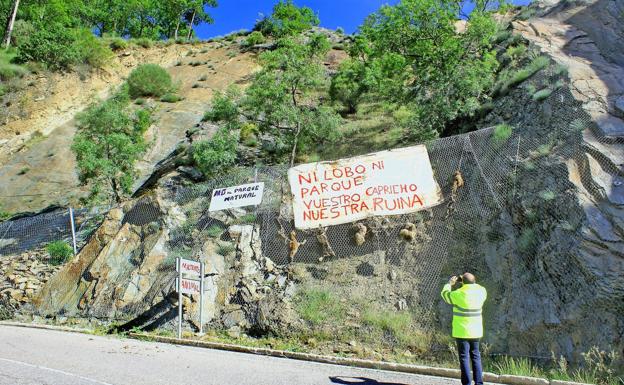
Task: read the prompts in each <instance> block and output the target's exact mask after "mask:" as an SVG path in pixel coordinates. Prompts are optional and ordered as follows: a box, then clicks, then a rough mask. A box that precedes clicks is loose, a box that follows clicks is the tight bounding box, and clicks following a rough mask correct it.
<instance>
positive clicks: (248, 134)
mask: <svg viewBox="0 0 624 385" xmlns="http://www.w3.org/2000/svg"><path fill="white" fill-rule="evenodd" d="M259 132H260V129H259V128H258V125H256V124H254V123H251V122H246V123H243V124H242V125H241V129H240V140H241V141H242V142H246V141H248V140H250V139H255V138H256V135H258V133H259Z"/></svg>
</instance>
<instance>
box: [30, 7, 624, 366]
mask: <svg viewBox="0 0 624 385" xmlns="http://www.w3.org/2000/svg"><path fill="white" fill-rule="evenodd" d="M576 3H577V2H561V3H558V2H554V1H550V2H548V4H546V3H545V2H543V3H541V7H542V8H541V11H540V12H541V13H542V14H543V16H541V17H539V18H536V19H530V20H528V21H521V20H514V21H513V23H512V24H511V29H512V31H513V32H514V33H519V34H521V35H522V36H523V37H524V39H526V40H527V41H529V42H531V47H532V48H536V49H538V50H540V51H541V52H542V53H543V54H545V55H548V56H549V57H550V58H552V60H553V63H552V65H550V66H548V67H547V68H546V69H544V70H543V71H541V72H540V73H538V74H536V75H535V76H533V77H531V78H530V79H528V80H527V81H526V82H525V83H524V84H522V85H521V86H519V87H517V88H515V89H512V90H511V91H510V92H509V94H508V95H507V96H504V97H501V98H498V99H497V100H494V101H493V107H494V108H493V109H492V110H491V112H489V113H487V114H486V115H485V116H483V117H482V119H481V121H480V122H479V123H480V125H481V127H492V126H495V125H497V124H500V123H506V124H509V125H511V126H512V127H513V130H512V134H511V136H509V137H508V138H506V139H504V140H502V141H500V142H497V141H495V140H493V138H495V135H494V134H493V132H492V130H487V129H486V130H481V131H477V132H474V133H471V134H469V135H466V136H457V137H451V138H444V139H441V140H438V141H435V142H432V143H430V144H431V145H430V146H429V155H430V158H431V161H432V165H433V167H434V171H435V175H436V178H437V179H438V181H439V183H440V184H441V187H442V189H443V191H444V194H445V196H447V197H448V196H449V194H451V192H450V191H451V186H450V185H448V181H449V180H452V175H453V174H454V172H455V171H456V170H457V169H458V168H459V169H460V170H461V172H462V174H463V178H464V180H465V186H464V187H463V188H462V189H461V190H459V191H457V192H456V193H457V196H456V197H454V198H453V199H451V200H450V201H449V202H447V204H448V206H447V205H441V206H439V207H435V208H433V209H431V210H427V211H423V212H419V213H417V214H413V215H410V216H407V217H395V218H372V219H370V220H368V221H367V222H366V227H367V229H368V232H367V234H368V235H366V238H365V239H364V242H361V243H355V242H354V240H353V239H354V229H353V228H352V226H351V225H348V226H333V227H331V228H328V229H327V237H328V239H329V242H330V243H331V246H332V248H333V250H334V251H335V254H336V255H335V256H334V257H331V258H327V259H326V260H324V261H322V262H320V261H319V259H318V257H319V252H321V251H322V249H321V248H320V245H319V242H317V241H315V240H317V239H318V238H317V237H316V235H315V234H313V233H311V232H308V233H304V232H298V233H297V239H298V240H299V241H303V240H304V239H305V240H307V242H306V243H303V242H302V243H301V247H300V249H298V252H297V253H295V255H293V256H292V262H289V259H288V256H289V251H290V248H289V245H288V243H287V241H286V238H287V237H286V234H288V233H289V232H290V230H291V229H292V228H291V221H290V219H292V205H291V204H290V201H289V198H288V196H287V194H284V185H283V183H282V180H281V179H280V178H283V177H284V172H283V171H284V170H279V169H278V168H275V169H272V170H271V172H266V174H265V175H261V177H262V178H264V179H261V180H264V181H266V184H267V187H266V192H265V197H264V201H263V205H262V207H261V209H258V211H256V212H249V211H246V210H243V209H236V210H230V211H223V212H218V213H208V212H207V207H208V203H209V202H208V200H207V199H208V198H206V196H207V194H206V192H207V191H209V190H210V189H211V188H214V186H215V185H235V184H239V183H240V181H241V180H246V179H245V178H244V177H241V176H240V175H230V176H229V179H224V180H219V181H211V182H210V184H207V185H195V184H192V183H189V182H188V179H185V178H183V177H181V176H180V175H179V174H175V173H174V174H173V175H170V176H167V177H164V178H162V179H161V180H159V182H158V184H157V185H156V187H154V188H153V189H152V190H151V191H149V192H147V193H146V194H147V195H145V196H143V197H141V198H137V199H135V200H133V201H131V202H128V203H127V204H125V205H124V206H123V207H120V208H116V209H114V210H112V211H111V212H110V213H109V214H108V216H107V218H106V220H105V221H104V223H103V224H102V226H101V227H100V228H99V229H98V230H97V232H96V233H95V234H94V235H93V236H92V238H91V240H90V241H89V242H88V244H87V245H86V246H85V247H84V248H83V249H82V251H81V253H80V255H79V256H78V257H77V258H76V259H75V260H74V261H72V262H71V263H70V264H68V265H67V266H65V267H63V268H62V269H61V270H60V271H59V272H58V273H57V274H56V275H55V276H54V277H53V278H52V279H50V281H49V282H48V283H47V284H46V285H45V287H44V288H43V290H42V291H41V292H40V293H39V294H38V295H37V296H36V300H35V301H34V303H35V305H36V306H37V311H38V312H40V313H42V314H43V315H57V314H61V313H62V314H69V315H76V316H83V317H96V318H103V319H116V320H123V321H130V322H134V321H136V322H139V321H138V320H139V319H141V324H149V325H151V326H154V327H156V326H162V325H164V326H172V325H171V321H172V320H173V319H175V306H176V301H177V298H176V296H175V295H172V293H173V290H174V289H173V279H174V276H175V273H174V266H173V261H174V258H175V257H177V256H183V257H185V258H192V259H196V260H202V261H204V262H205V263H206V264H207V271H206V273H207V276H206V298H205V301H204V304H203V305H204V306H203V309H204V314H203V316H204V320H206V322H207V323H209V324H210V325H211V326H214V327H218V328H222V329H226V330H227V331H228V333H229V334H230V335H231V336H238V335H240V334H241V333H247V334H251V335H266V334H268V333H273V334H277V335H279V336H288V335H289V333H293V331H297V332H299V333H305V332H306V331H307V329H306V328H309V327H312V326H313V322H306V321H305V320H303V316H302V315H301V313H300V310H299V309H297V296H298V293H299V291H300V290H301V289H302V288H305V287H306V285H313V286H314V287H313V288H314V289H315V290H317V291H316V292H313V293H316V294H315V295H317V296H318V298H317V300H319V301H321V304H323V302H322V301H327V298H328V295H327V294H326V292H329V293H332V294H333V295H335V296H336V297H337V298H338V305H335V307H334V308H332V311H335V312H338V311H340V309H342V308H343V307H344V308H346V310H345V313H346V314H343V315H342V317H343V318H339V321H340V323H339V325H338V326H337V325H334V326H333V328H327V329H322V328H323V326H321V329H322V330H321V332H322V333H325V334H330V335H332V336H333V335H335V336H336V339H338V334H337V333H338V331H340V330H347V331H348V332H350V333H352V334H351V336H350V337H349V338H352V336H353V335H356V336H357V337H362V340H366V338H369V339H370V336H368V335H366V333H367V332H368V331H369V330H371V329H370V328H371V324H374V323H375V317H374V316H375V314H371V313H370V310H371V308H373V310H378V309H375V308H377V307H378V308H380V309H382V310H383V311H385V312H387V313H383V316H384V317H385V318H387V315H388V314H390V315H394V314H397V315H398V316H404V315H405V314H411V316H413V317H414V318H412V319H411V321H413V323H414V324H418V325H419V326H421V327H422V328H423V329H425V328H427V330H428V331H436V332H441V331H443V332H446V331H447V330H448V326H449V325H450V322H451V312H450V311H449V309H448V307H447V306H445V305H444V304H443V302H442V300H441V299H440V296H439V290H440V286H441V283H442V282H443V281H444V278H446V277H447V276H448V275H451V274H457V273H458V270H460V269H461V270H470V271H473V272H474V273H476V275H477V277H478V279H479V281H480V282H481V283H482V284H484V285H485V286H486V287H487V288H488V291H489V301H488V303H487V305H486V307H485V309H484V311H485V313H484V314H485V322H486V336H485V339H486V340H487V341H488V342H489V343H491V345H492V347H493V349H494V351H495V352H500V353H508V354H516V355H526V356H544V357H549V356H550V354H551V351H552V352H555V354H557V355H558V354H563V355H566V356H567V357H568V358H570V359H573V360H575V361H580V360H581V359H582V357H581V355H580V353H582V352H584V351H587V350H588V349H589V348H590V347H591V346H593V345H596V346H598V347H600V348H601V349H607V350H610V349H614V350H617V351H621V350H622V348H624V335H623V333H624V317H622V314H624V274H622V272H624V257H623V256H624V168H623V165H624V147H623V146H622V144H621V143H622V140H621V138H622V136H623V135H624V127H622V126H621V120H620V118H621V117H622V115H621V111H622V106H621V98H622V97H623V88H624V84H622V81H623V79H624V73H623V72H622V71H623V70H622V67H621V65H620V62H619V60H620V59H619V56H618V55H619V53H617V52H607V51H608V50H607V51H605V47H606V46H607V45H606V44H607V43H605V41H608V39H609V36H610V35H609V34H608V33H605V34H604V36H603V37H601V38H603V39H605V40H604V41H603V42H600V41H595V40H594V36H595V35H596V32H595V31H589V30H587V29H588V27H586V26H584V24H583V23H582V22H580V21H575V20H594V22H595V23H602V21H601V19H600V18H597V17H593V16H591V17H590V16H589V15H591V14H592V12H598V14H602V13H601V12H611V10H612V9H613V7H612V6H613V4H615V3H616V2H613V1H589V2H588V1H585V3H586V4H589V5H585V6H579V7H576V6H574V7H571V6H570V5H569V4H576ZM538 6H539V5H538ZM615 7H616V8H615V9H616V10H617V9H619V8H618V7H620V5H619V3H618V5H615ZM558 12H559V13H558ZM583 13H585V14H586V16H583ZM609 14H612V13H609ZM581 16H583V17H584V18H583V17H581ZM595 28H596V30H600V28H603V29H605V28H607V26H606V24H604V25H602V26H600V25H595ZM618 28H620V27H619V26H617V27H615V28H613V30H614V31H615V32H614V33H616V34H619V33H620V31H621V30H620V29H618ZM609 41H610V40H609ZM618 44H619V43H618ZM620 52H622V51H620ZM557 64H559V66H557ZM566 69H567V70H566ZM546 88H548V89H550V90H551V91H552V94H550V96H548V97H547V98H545V99H543V100H536V98H535V97H534V96H535V90H542V89H546ZM519 106H520V107H519ZM184 174H185V175H192V172H190V171H189V170H185V171H184ZM233 174H234V173H233ZM251 177H253V176H251ZM241 178H242V179H241ZM248 179H249V178H248ZM286 190H287V189H286ZM407 222H409V223H416V224H417V226H416V228H417V230H418V236H417V237H416V239H415V240H414V242H405V241H404V240H402V239H401V238H399V234H400V233H399V231H400V229H401V228H402V227H403V226H404V225H405V223H407ZM319 292H320V294H319ZM198 300H199V299H198V298H194V297H185V299H184V306H185V314H186V315H185V317H186V321H187V322H186V323H185V325H186V327H187V328H196V327H197V326H198V325H197V322H198V319H199V314H198V312H199V303H198ZM315 306H317V305H315ZM154 309H157V310H154ZM172 309H173V310H172ZM172 311H173V313H172ZM304 311H305V309H304ZM317 311H318V310H317ZM172 314H173V315H172ZM385 318H384V319H385ZM377 322H380V321H377ZM328 324H329V322H328ZM316 326H318V325H316ZM367 328H369V329H367ZM317 330H318V329H317ZM357 333H359V334H357ZM379 338H384V343H387V344H388V345H390V346H392V347H396V346H398V344H400V343H401V342H400V339H399V338H397V336H396V335H394V336H393V335H392V333H391V332H390V331H388V330H385V331H383V333H382V334H380V337H379ZM349 341H350V339H349ZM360 342H361V341H357V342H356V343H355V344H354V345H357V344H359V343H360ZM410 348H411V349H414V350H417V349H418V347H414V346H410ZM337 349H338V350H337V351H341V350H340V349H339V348H337ZM410 354H411V353H410Z"/></svg>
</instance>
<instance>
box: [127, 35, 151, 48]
mask: <svg viewBox="0 0 624 385" xmlns="http://www.w3.org/2000/svg"><path fill="white" fill-rule="evenodd" d="M131 42H132V43H135V44H136V45H138V46H139V47H143V48H152V46H153V45H154V41H153V40H152V39H149V38H146V37H140V38H138V39H133V40H131Z"/></svg>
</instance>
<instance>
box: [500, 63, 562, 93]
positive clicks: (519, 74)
mask: <svg viewBox="0 0 624 385" xmlns="http://www.w3.org/2000/svg"><path fill="white" fill-rule="evenodd" d="M549 63H550V60H549V59H548V58H547V57H546V56H539V57H537V58H535V59H534V60H533V61H532V62H531V63H530V64H529V65H528V66H526V67H524V68H522V69H521V70H518V71H516V72H514V73H513V74H510V75H508V76H507V77H506V78H505V79H502V80H501V81H499V83H498V84H497V86H496V92H495V93H498V94H502V95H505V94H506V93H507V92H509V89H510V88H511V87H514V86H516V85H518V84H520V83H522V82H523V81H525V80H527V79H528V78H530V77H531V76H533V75H535V74H536V73H537V72H538V71H540V70H542V69H544V68H546V66H548V64H549Z"/></svg>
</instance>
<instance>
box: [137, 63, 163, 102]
mask: <svg viewBox="0 0 624 385" xmlns="http://www.w3.org/2000/svg"><path fill="white" fill-rule="evenodd" d="M128 87H129V92H130V96H131V97H132V98H137V97H139V96H155V97H160V96H163V95H164V94H166V93H167V92H170V91H171V90H172V88H173V85H172V83H171V76H170V75H169V73H168V72H167V71H166V70H165V69H164V68H162V67H161V66H159V65H157V64H142V65H140V66H138V67H137V68H135V69H134V70H132V72H131V73H130V76H129V77H128Z"/></svg>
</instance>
